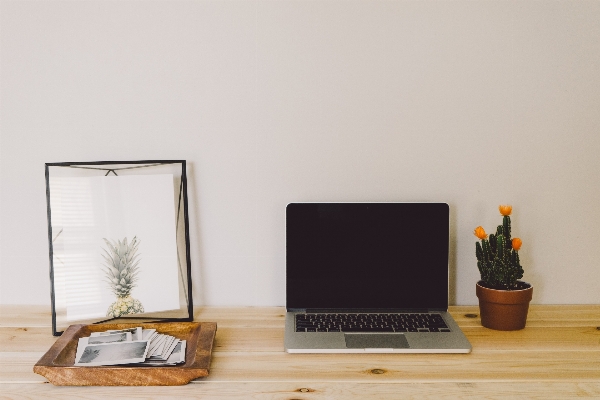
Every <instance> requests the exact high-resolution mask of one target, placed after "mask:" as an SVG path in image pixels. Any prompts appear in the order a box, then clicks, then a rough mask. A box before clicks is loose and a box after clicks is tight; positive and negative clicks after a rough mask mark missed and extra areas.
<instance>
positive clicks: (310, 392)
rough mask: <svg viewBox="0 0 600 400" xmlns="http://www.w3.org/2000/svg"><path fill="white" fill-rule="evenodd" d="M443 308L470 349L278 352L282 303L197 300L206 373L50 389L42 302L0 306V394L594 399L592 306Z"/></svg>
mask: <svg viewBox="0 0 600 400" xmlns="http://www.w3.org/2000/svg"><path fill="white" fill-rule="evenodd" d="M450 311H451V313H452V314H453V316H454V318H455V319H456V320H457V322H458V324H459V325H460V326H461V327H462V329H463V330H464V332H465V334H466V335H467V337H468V338H469V340H470V341H471V343H472V344H473V352H472V353H471V354H434V355H431V354H340V355H333V354H327V355H307V354H286V353H285V352H284V351H283V323H284V316H283V315H284V310H283V309H282V308H199V309H197V310H196V320H199V321H216V322H217V324H218V331H217V337H216V341H215V350H214V353H213V361H212V365H211V371H210V375H209V376H208V377H207V378H203V379H199V380H196V381H193V382H192V383H190V384H189V385H186V386H171V387H58V386H53V385H52V384H49V383H47V381H46V380H45V378H44V377H42V376H40V375H36V374H34V373H33V372H32V368H33V365H34V364H35V363H36V362H37V361H38V359H39V358H40V357H41V356H42V354H44V353H45V352H46V351H47V350H48V349H49V348H50V346H51V345H52V343H54V341H55V339H56V338H54V337H53V336H52V335H51V330H50V313H49V311H48V308H47V307H33V306H0V398H4V396H6V397H8V398H56V399H64V398H79V397H89V398H95V397H100V396H105V397H108V396H110V397H111V398H114V399H117V398H129V399H132V398H167V397H178V398H200V397H201V398H211V399H212V398H218V399H221V398H222V399H225V398H227V399H248V398H252V399H364V398H375V399H398V398H411V397H414V398H461V399H462V398H468V399H479V398H482V397H486V398H510V397H515V396H523V397H526V398H540V399H548V398H560V399H564V398H574V397H591V398H600V330H598V327H600V305H593V306H535V305H533V306H531V309H530V315H529V319H528V322H527V327H526V328H525V329H524V330H522V331H516V332H497V331H492V330H489V329H485V328H482V327H481V325H480V323H479V319H478V318H466V317H465V314H468V313H478V308H477V307H452V308H451V310H450Z"/></svg>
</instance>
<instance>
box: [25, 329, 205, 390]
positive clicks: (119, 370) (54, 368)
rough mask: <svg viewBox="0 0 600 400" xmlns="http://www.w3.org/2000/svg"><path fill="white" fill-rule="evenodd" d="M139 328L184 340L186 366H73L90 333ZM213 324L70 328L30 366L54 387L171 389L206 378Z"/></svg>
mask: <svg viewBox="0 0 600 400" xmlns="http://www.w3.org/2000/svg"><path fill="white" fill-rule="evenodd" d="M135 326H141V327H142V328H144V329H156V331H157V332H159V333H165V334H168V335H171V336H175V337H176V338H178V339H182V340H186V341H187V343H186V350H185V364H182V365H171V366H164V367H151V366H145V367H140V366H135V365H130V366H128V365H107V366H100V367H75V366H73V364H74V363H75V353H76V351H77V343H78V340H79V338H81V337H85V336H90V334H91V333H92V332H98V331H106V330H109V329H126V328H131V327H135ZM216 331H217V324H216V323H215V322H163V323H143V324H101V325H71V326H70V327H69V328H67V330H66V331H65V332H64V333H63V334H62V335H61V337H60V338H58V340H57V341H56V342H55V343H54V345H52V347H51V348H50V350H48V352H47V353H46V354H44V356H43V357H42V358H40V360H39V361H38V362H37V364H35V366H34V367H33V372H35V373H36V374H40V375H43V376H45V377H46V378H47V379H48V380H49V381H50V382H51V383H53V384H54V385H64V386H173V385H185V384H186V383H188V382H189V381H191V380H192V379H196V378H200V377H203V376H207V375H208V370H209V366H210V357H211V352H212V346H213V340H214V338H215V333H216Z"/></svg>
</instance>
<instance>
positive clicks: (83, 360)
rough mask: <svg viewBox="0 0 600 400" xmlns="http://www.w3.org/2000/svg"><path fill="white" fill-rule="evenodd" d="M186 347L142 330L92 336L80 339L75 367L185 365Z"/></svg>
mask: <svg viewBox="0 0 600 400" xmlns="http://www.w3.org/2000/svg"><path fill="white" fill-rule="evenodd" d="M185 344H186V341H185V340H179V339H177V338H175V337H173V336H170V335H163V334H161V333H158V332H156V329H142V328H141V327H136V328H131V329H123V330H109V331H106V332H93V333H92V334H91V336H89V337H82V338H80V339H79V343H78V345H77V354H76V356H75V365H76V366H80V367H86V366H87V367H96V366H100V365H123V364H135V366H165V365H177V364H182V363H184V362H185Z"/></svg>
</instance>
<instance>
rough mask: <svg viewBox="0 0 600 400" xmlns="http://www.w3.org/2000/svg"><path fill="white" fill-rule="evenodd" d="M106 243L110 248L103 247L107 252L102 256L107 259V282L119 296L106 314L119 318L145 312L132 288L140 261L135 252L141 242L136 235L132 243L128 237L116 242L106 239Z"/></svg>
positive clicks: (105, 265) (105, 271)
mask: <svg viewBox="0 0 600 400" xmlns="http://www.w3.org/2000/svg"><path fill="white" fill-rule="evenodd" d="M104 243H106V246H107V248H108V250H107V249H102V250H104V253H105V254H102V257H103V258H104V261H105V263H104V273H105V274H106V278H107V280H106V282H107V283H108V285H109V288H110V289H111V290H112V292H113V293H114V294H115V296H117V301H115V302H114V303H112V304H111V305H110V307H108V311H107V312H106V316H107V317H110V318H117V317H120V316H122V315H127V314H139V313H143V312H144V306H142V303H140V301H139V300H136V299H134V298H133V297H131V290H132V289H133V288H134V287H135V283H136V280H137V274H138V264H139V263H140V260H139V259H138V256H139V254H135V253H136V252H137V250H138V245H139V244H140V241H139V239H138V238H137V237H134V238H133V239H132V240H131V242H130V243H127V238H125V239H123V241H120V240H117V241H116V242H115V241H114V240H113V241H108V240H106V239H104Z"/></svg>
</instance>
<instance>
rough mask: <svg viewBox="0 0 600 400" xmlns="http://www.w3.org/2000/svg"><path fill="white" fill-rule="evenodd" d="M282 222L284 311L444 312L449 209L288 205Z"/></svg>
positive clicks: (408, 205) (438, 206) (437, 206)
mask: <svg viewBox="0 0 600 400" xmlns="http://www.w3.org/2000/svg"><path fill="white" fill-rule="evenodd" d="M286 214H287V215H286V231H287V232H286V238H287V239H286V240H287V243H286V246H287V249H286V257H287V259H286V269H287V273H286V285H287V288H286V306H287V309H288V310H290V311H291V310H294V309H309V310H311V309H314V310H316V311H318V310H327V309H336V310H340V309H348V310H359V311H360V310H363V311H369V310H372V311H378V310H396V309H397V310H407V309H415V310H417V311H420V310H442V311H445V310H447V308H448V235H449V225H448V224H449V222H448V221H449V209H448V205H447V204H445V203H292V204H289V205H288V206H287V210H286Z"/></svg>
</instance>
